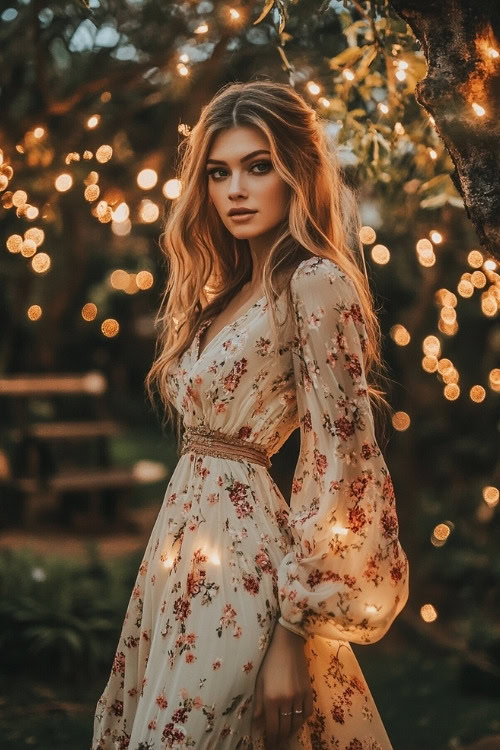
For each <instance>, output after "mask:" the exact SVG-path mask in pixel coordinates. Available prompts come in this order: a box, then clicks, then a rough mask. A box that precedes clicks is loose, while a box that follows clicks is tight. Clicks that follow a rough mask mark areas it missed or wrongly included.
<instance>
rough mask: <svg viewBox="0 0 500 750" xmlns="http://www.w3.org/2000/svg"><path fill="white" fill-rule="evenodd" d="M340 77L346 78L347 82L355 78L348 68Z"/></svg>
mask: <svg viewBox="0 0 500 750" xmlns="http://www.w3.org/2000/svg"><path fill="white" fill-rule="evenodd" d="M342 75H343V76H344V78H347V80H348V81H353V80H354V78H355V75H354V73H353V72H352V70H349V68H345V69H344V70H343V71H342Z"/></svg>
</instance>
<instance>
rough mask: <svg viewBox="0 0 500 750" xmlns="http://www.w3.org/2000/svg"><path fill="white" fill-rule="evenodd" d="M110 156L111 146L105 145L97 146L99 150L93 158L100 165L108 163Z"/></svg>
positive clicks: (111, 152)
mask: <svg viewBox="0 0 500 750" xmlns="http://www.w3.org/2000/svg"><path fill="white" fill-rule="evenodd" d="M112 156H113V149H112V148H111V146H108V145H107V144H104V145H103V146H99V148H98V149H97V151H96V152H95V158H96V159H97V161H98V162H100V163H101V164H104V163H105V162H107V161H109V160H110V159H111V157H112ZM83 157H84V158H85V154H84V155H83Z"/></svg>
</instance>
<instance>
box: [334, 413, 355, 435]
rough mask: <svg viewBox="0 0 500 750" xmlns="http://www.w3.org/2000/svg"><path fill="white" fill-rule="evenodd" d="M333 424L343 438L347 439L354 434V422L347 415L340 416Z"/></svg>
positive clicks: (336, 432) (336, 431) (337, 433)
mask: <svg viewBox="0 0 500 750" xmlns="http://www.w3.org/2000/svg"><path fill="white" fill-rule="evenodd" d="M333 424H334V426H335V434H336V435H338V436H339V438H340V439H341V440H347V439H348V438H349V437H351V435H354V422H351V420H350V419H347V417H339V418H338V419H336V420H335V421H334V423H333Z"/></svg>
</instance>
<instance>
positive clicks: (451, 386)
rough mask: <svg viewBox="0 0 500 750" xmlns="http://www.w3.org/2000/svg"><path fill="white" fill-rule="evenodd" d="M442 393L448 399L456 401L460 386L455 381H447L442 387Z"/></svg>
mask: <svg viewBox="0 0 500 750" xmlns="http://www.w3.org/2000/svg"><path fill="white" fill-rule="evenodd" d="M443 393H444V397H445V398H446V399H447V400H448V401H456V400H457V398H458V397H459V396H460V387H459V386H458V385H457V383H447V385H445V387H444V389H443Z"/></svg>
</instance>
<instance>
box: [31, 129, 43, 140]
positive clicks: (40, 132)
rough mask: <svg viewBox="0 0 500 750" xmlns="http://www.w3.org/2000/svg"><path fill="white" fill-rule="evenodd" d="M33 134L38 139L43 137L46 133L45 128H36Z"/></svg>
mask: <svg viewBox="0 0 500 750" xmlns="http://www.w3.org/2000/svg"><path fill="white" fill-rule="evenodd" d="M33 135H34V136H35V138H37V139H40V138H43V136H44V135H45V128H41V127H38V128H35V129H34V131H33Z"/></svg>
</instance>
